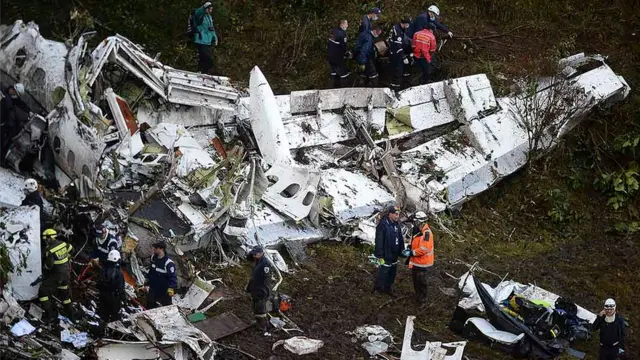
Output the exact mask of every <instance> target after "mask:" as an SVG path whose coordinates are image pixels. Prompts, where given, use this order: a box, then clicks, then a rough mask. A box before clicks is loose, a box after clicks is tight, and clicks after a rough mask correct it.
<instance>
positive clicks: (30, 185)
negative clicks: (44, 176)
mask: <svg viewBox="0 0 640 360" xmlns="http://www.w3.org/2000/svg"><path fill="white" fill-rule="evenodd" d="M24 191H25V192H26V193H27V194H31V193H32V192H34V191H38V182H37V181H35V180H34V179H27V180H25V181H24Z"/></svg>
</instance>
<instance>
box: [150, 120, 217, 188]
mask: <svg viewBox="0 0 640 360" xmlns="http://www.w3.org/2000/svg"><path fill="white" fill-rule="evenodd" d="M148 133H149V134H150V135H151V136H152V137H153V138H154V139H155V140H156V141H157V142H158V144H160V145H162V146H164V147H166V148H167V149H170V150H171V149H174V148H178V150H179V151H180V153H181V155H180V157H179V158H178V166H177V171H176V174H177V175H178V176H180V177H185V176H187V175H189V174H190V173H191V172H192V171H194V170H197V169H201V168H205V169H208V168H211V167H213V166H214V165H215V162H214V161H213V159H212V158H211V155H209V152H207V151H206V150H205V149H203V148H202V146H200V144H199V143H198V142H197V141H196V140H195V139H194V138H193V137H192V136H191V134H189V132H188V131H187V130H186V129H185V128H184V126H182V125H176V124H167V123H161V124H158V125H156V126H154V127H153V128H151V129H150V130H148Z"/></svg>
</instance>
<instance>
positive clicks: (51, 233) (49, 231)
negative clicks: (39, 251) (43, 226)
mask: <svg viewBox="0 0 640 360" xmlns="http://www.w3.org/2000/svg"><path fill="white" fill-rule="evenodd" d="M57 235H58V233H57V232H56V231H55V230H53V229H47V230H45V231H44V232H43V233H42V236H44V237H45V238H46V237H52V238H54V237H56V236H57Z"/></svg>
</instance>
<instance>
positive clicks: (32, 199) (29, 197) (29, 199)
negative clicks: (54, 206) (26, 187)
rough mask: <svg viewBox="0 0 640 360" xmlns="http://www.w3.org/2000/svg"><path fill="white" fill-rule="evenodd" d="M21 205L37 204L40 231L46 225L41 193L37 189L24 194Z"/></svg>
mask: <svg viewBox="0 0 640 360" xmlns="http://www.w3.org/2000/svg"><path fill="white" fill-rule="evenodd" d="M20 205H21V206H33V205H35V206H37V207H38V208H39V209H40V232H41V233H42V232H43V231H44V230H45V229H46V227H45V225H46V222H45V220H46V218H45V217H46V215H45V213H44V206H43V201H42V195H40V193H39V192H38V191H34V192H32V193H29V194H26V195H25V197H24V200H22V204H20Z"/></svg>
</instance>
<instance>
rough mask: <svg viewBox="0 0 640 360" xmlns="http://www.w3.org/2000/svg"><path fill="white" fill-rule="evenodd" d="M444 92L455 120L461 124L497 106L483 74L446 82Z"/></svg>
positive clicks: (489, 84) (487, 80)
mask: <svg viewBox="0 0 640 360" xmlns="http://www.w3.org/2000/svg"><path fill="white" fill-rule="evenodd" d="M444 91H445V94H446V96H447V100H448V101H449V105H450V106H451V109H452V111H453V112H454V114H455V116H456V119H458V121H460V122H462V123H466V122H469V121H471V120H474V119H477V118H479V117H481V116H482V114H483V113H484V112H487V111H490V110H493V109H495V108H496V106H497V103H496V98H495V96H494V95H493V89H492V88H491V83H490V82H489V79H488V78H487V76H486V75H485V74H479V75H472V76H465V77H461V78H456V79H450V80H447V81H446V82H445V85H444Z"/></svg>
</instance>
